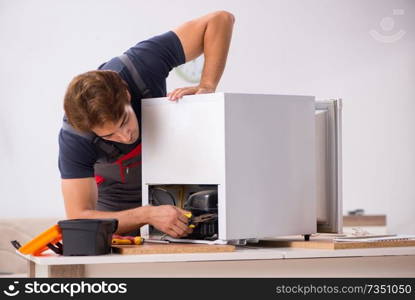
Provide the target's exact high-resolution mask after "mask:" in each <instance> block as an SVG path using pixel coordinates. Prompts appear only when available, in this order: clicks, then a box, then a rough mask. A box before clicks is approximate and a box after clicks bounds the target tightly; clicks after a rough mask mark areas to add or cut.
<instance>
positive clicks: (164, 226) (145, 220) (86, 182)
mask: <svg viewBox="0 0 415 300" xmlns="http://www.w3.org/2000/svg"><path fill="white" fill-rule="evenodd" d="M62 193H63V197H64V200H65V210H66V215H67V217H68V218H69V219H95V218H114V219H118V229H117V232H116V233H117V234H123V233H128V232H131V231H134V230H136V229H137V228H139V227H141V226H143V225H145V224H151V225H153V226H154V227H156V228H157V229H159V230H161V231H162V232H165V233H167V234H168V235H170V236H172V237H182V236H185V235H187V234H189V233H190V232H191V231H192V230H191V229H190V228H189V227H188V226H187V223H188V219H187V218H186V217H185V216H184V213H185V211H184V210H181V209H180V208H177V207H174V206H172V205H161V206H142V207H137V208H133V209H128V210H123V211H115V212H107V211H97V210H95V203H96V201H97V199H98V188H97V184H96V182H95V178H93V177H90V178H75V179H62Z"/></svg>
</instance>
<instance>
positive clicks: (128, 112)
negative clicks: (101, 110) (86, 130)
mask: <svg viewBox="0 0 415 300" xmlns="http://www.w3.org/2000/svg"><path fill="white" fill-rule="evenodd" d="M92 131H93V132H94V133H95V134H96V135H98V136H99V137H101V138H103V139H104V140H107V141H112V142H118V143H123V144H133V143H135V142H136V141H137V139H138V137H139V136H140V129H139V128H138V121H137V117H136V115H135V113H134V110H133V108H132V107H131V104H128V105H126V106H125V111H124V114H123V116H122V117H121V119H120V120H118V122H115V123H108V124H105V125H104V126H101V127H94V128H92Z"/></svg>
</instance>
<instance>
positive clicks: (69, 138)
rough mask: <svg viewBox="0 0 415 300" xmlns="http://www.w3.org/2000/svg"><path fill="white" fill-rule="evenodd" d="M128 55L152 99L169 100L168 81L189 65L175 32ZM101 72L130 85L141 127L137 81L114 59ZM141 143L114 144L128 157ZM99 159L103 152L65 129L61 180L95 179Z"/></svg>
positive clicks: (61, 138)
mask: <svg viewBox="0 0 415 300" xmlns="http://www.w3.org/2000/svg"><path fill="white" fill-rule="evenodd" d="M125 54H127V55H128V57H129V58H130V60H131V61H132V63H133V64H134V66H135V67H136V69H137V71H138V72H139V73H140V75H141V77H142V79H143V80H144V82H145V84H146V86H147V88H148V89H150V92H151V95H152V97H165V96H166V78H167V76H168V75H169V72H170V71H171V70H172V69H173V68H174V67H177V66H179V65H181V64H183V63H185V55H184V51H183V47H182V44H181V42H180V40H179V38H178V37H177V35H176V34H175V33H174V32H173V31H168V32H166V33H164V34H160V35H157V36H154V37H152V38H150V39H148V40H145V41H142V42H139V43H138V44H137V45H135V46H134V47H131V48H130V49H128V50H127V51H126V52H125ZM99 69H101V70H112V71H115V72H117V73H118V74H119V75H120V76H121V78H122V79H123V80H124V81H125V82H126V83H127V84H128V86H129V90H130V93H131V96H132V101H131V105H132V108H133V110H134V112H135V113H136V115H137V120H139V124H141V103H140V101H141V98H142V96H141V93H140V91H139V90H138V88H137V87H136V85H135V84H134V81H133V78H132V76H131V74H130V72H129V71H128V69H127V68H126V67H125V66H124V64H123V63H122V62H121V61H120V60H119V59H118V58H113V59H111V60H110V61H108V62H106V63H105V64H103V65H101V66H100V67H99ZM140 142H141V139H139V140H138V141H137V142H136V143H134V144H132V145H126V144H120V143H115V142H112V143H114V144H115V145H116V146H117V147H118V148H119V149H120V150H121V151H122V152H124V153H128V152H129V151H131V150H132V149H133V148H135V147H136V146H137V144H139V143H140ZM98 158H99V150H98V149H96V147H95V146H94V145H93V144H92V141H91V140H90V139H87V138H85V137H82V136H80V135H77V134H73V133H71V132H69V131H67V130H63V129H61V130H60V132H59V170H60V173H61V177H62V178H64V179H67V178H86V177H94V164H95V163H96V162H97V160H98Z"/></svg>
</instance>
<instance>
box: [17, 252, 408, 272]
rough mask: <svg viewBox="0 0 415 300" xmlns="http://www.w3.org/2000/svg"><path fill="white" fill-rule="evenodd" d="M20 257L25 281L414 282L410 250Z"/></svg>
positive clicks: (50, 254) (51, 254)
mask: <svg viewBox="0 0 415 300" xmlns="http://www.w3.org/2000/svg"><path fill="white" fill-rule="evenodd" d="M17 253H19V252H17ZM19 255H22V254H19ZM22 256H23V257H24V258H25V259H27V260H28V268H29V272H28V274H29V276H30V277H415V247H393V248H374V249H347V250H327V249H295V248H294V249H293V248H265V249H264V248H256V247H249V248H248V247H247V248H239V247H238V248H237V250H236V251H235V252H227V253H185V254H141V255H120V254H109V255H101V256H78V257H65V256H58V255H55V254H54V253H48V254H47V255H45V256H41V257H33V256H28V255H22Z"/></svg>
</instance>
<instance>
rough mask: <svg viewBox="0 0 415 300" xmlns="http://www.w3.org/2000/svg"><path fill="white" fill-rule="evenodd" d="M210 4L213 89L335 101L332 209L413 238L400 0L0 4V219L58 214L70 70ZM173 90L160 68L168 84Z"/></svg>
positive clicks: (412, 62)
mask: <svg viewBox="0 0 415 300" xmlns="http://www.w3.org/2000/svg"><path fill="white" fill-rule="evenodd" d="M217 9H226V10H229V11H230V12H232V13H233V14H234V15H235V17H236V24H235V29H234V36H233V40H232V45H231V51H230V54H229V59H228V64H227V68H226V72H225V74H224V76H223V77H222V81H221V84H220V86H219V88H218V91H229V92H253V93H278V94H306V95H315V96H316V97H318V98H321V99H323V98H330V97H341V98H343V99H344V110H343V113H344V114H343V115H344V122H343V138H344V140H343V146H344V147H343V158H344V160H343V167H344V174H343V175H344V211H345V212H347V211H349V210H351V209H355V208H364V209H365V211H366V212H367V213H369V214H377V213H379V214H384V213H385V214H387V216H388V222H389V229H390V231H391V232H406V233H415V222H414V219H413V215H414V212H415V184H414V182H415V155H414V153H415V139H414V136H415V135H414V129H415V118H414V117H413V114H414V113H415V101H414V100H415V99H414V98H415V85H414V79H415V56H414V53H415V35H414V34H415V32H414V29H415V17H414V14H415V2H414V1H411V0H406V1H404V0H402V1H398V0H397V1H390V0H380V1H379V0H373V1H362V0H353V1H346V0H344V1H340V0H337V1H330V0H315V1H306V0H304V1H292V0H291V1H289V0H285V1H275V0H267V1H265V0H262V1H261V0H258V1H239V0H231V1H223V0H210V1H190V0H189V1H184V0H182V1H178V0H176V1H161V0H153V1H126V0H124V1H102V0H90V1H51V0H36V1H23V0H14V1H7V0H0V104H1V108H0V168H1V173H0V188H1V190H0V191H1V194H0V199H1V200H0V201H1V204H2V206H1V209H0V217H12V216H64V210H63V200H62V197H61V194H60V185H59V184H60V182H59V172H58V169H57V151H58V147H57V134H58V131H59V128H60V122H61V116H62V98H63V94H64V91H65V88H66V86H67V84H68V82H69V81H70V79H71V78H72V77H73V76H74V75H76V74H78V73H81V72H84V71H87V70H90V69H94V68H96V67H97V66H98V65H99V64H100V63H101V62H103V61H106V60H107V59H109V58H111V57H113V56H116V55H119V54H120V53H122V51H124V50H126V49H127V48H128V47H130V46H132V45H133V44H135V43H136V42H137V41H140V40H143V39H145V38H147V37H150V36H152V35H154V34H158V33H162V32H164V31H167V30H169V29H171V28H174V27H175V26H177V25H179V24H180V23H182V22H184V21H186V20H189V19H191V18H194V17H197V16H200V15H202V14H205V13H207V12H210V11H213V10H217ZM393 9H401V11H395V12H397V13H398V14H397V15H393ZM402 10H403V11H402ZM402 12H403V15H400V14H399V13H402ZM387 17H389V18H387ZM390 17H391V18H392V19H391V18H390ZM385 18H386V19H385ZM382 19H383V21H382ZM381 21H382V22H381ZM393 21H394V22H395V23H394V24H393V23H392V22H393ZM392 25H394V27H393V28H392ZM382 26H383V27H382ZM382 28H383V29H386V30H383V29H382ZM400 29H402V30H404V31H405V34H404V35H403V37H401V38H400V39H399V40H397V41H395V42H393V43H384V42H381V41H377V40H376V39H374V38H373V37H372V36H371V35H370V34H369V31H370V30H377V31H378V32H379V33H382V34H393V33H396V32H398V31H399V30H400ZM388 30H389V31H388ZM184 85H188V84H187V83H185V82H183V81H181V80H180V79H179V78H178V77H177V75H176V74H175V73H174V72H172V73H171V77H170V78H169V81H168V87H169V90H170V89H172V88H175V87H180V86H184Z"/></svg>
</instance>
